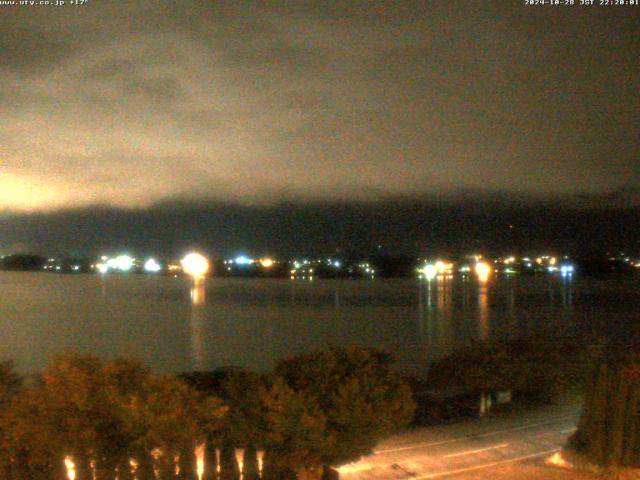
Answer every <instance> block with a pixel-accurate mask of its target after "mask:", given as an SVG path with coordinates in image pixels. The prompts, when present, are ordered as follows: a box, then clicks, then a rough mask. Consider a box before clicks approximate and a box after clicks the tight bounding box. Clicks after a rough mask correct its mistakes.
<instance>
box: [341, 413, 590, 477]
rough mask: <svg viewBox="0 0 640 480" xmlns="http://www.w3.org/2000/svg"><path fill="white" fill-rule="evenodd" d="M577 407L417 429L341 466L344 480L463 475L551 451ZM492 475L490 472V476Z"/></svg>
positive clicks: (568, 432) (567, 428)
mask: <svg viewBox="0 0 640 480" xmlns="http://www.w3.org/2000/svg"><path fill="white" fill-rule="evenodd" d="M578 415H579V406H576V405H572V406H556V407H549V408H544V409H541V410H536V411H532V412H528V413H525V414H518V415H515V414H513V415H510V416H504V417H496V418H487V419H483V420H477V421H467V422H463V423H457V424H454V425H449V426H442V427H434V428H425V429H417V430H414V431H411V432H407V433H404V434H401V435H398V436H395V437H393V438H390V439H388V440H386V441H384V442H383V443H381V444H380V445H378V447H377V448H376V449H375V450H374V453H373V454H372V455H369V456H367V457H363V458H362V459H360V461H358V462H355V463H351V464H348V465H344V466H342V467H340V469H339V471H340V478H341V479H346V480H383V479H384V480H392V479H411V478H412V479H418V480H419V479H423V480H426V479H431V478H434V479H440V478H442V479H445V478H447V477H454V476H455V477H457V478H464V474H465V473H467V472H473V473H477V472H478V471H479V470H483V469H486V470H487V472H488V473H489V471H490V470H491V468H492V467H498V466H501V465H506V464H509V463H516V462H525V461H531V460H534V459H536V458H544V457H545V456H551V455H552V454H553V453H554V452H556V451H558V450H559V449H560V448H561V447H562V446H563V445H564V444H565V442H566V440H567V438H568V437H569V435H571V433H572V432H573V431H574V430H575V426H576V422H577V420H578ZM488 478H490V477H488Z"/></svg>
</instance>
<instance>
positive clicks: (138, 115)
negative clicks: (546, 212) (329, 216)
mask: <svg viewBox="0 0 640 480" xmlns="http://www.w3.org/2000/svg"><path fill="white" fill-rule="evenodd" d="M522 4H523V2H522V1H520V0H517V1H496V2H471V1H469V2H427V1H425V2H419V1H413V0H400V1H396V2H394V1H391V0H389V1H386V2H376V1H362V2H329V1H326V2H290V1H287V2H242V1H238V0H233V1H212V0H202V1H189V2H169V1H164V2H161V1H137V2H111V1H105V0H101V1H97V0H89V3H88V4H87V5H85V6H83V7H72V6H68V5H67V6H65V7H15V8H10V7H0V122H1V123H0V126H1V129H0V162H1V163H0V211H33V210H51V209H60V208H69V207H74V208H75V207H84V206H88V205H93V204H106V205H111V206H116V207H146V206H150V205H152V204H154V203H157V202H160V201H165V200H168V199H176V198H178V199H186V200H197V201H203V200H208V199H210V200H218V201H219V200H222V201H225V202H236V203H242V204H262V203H270V202H273V201H274V200H277V201H280V200H282V199H290V200H291V199H293V200H295V199H306V200H312V201H324V200H341V201H350V200H374V199H380V198H384V197H386V196H391V195H404V196H407V195H408V196H411V195H423V194H425V193H429V194H430V193H434V192H449V193H450V192H455V191H458V190H466V189H474V190H477V189H482V190H487V191H491V190H501V191H507V192H518V193H526V194H534V195H540V196H547V195H551V194H558V193H570V194H580V193H587V194H589V193H593V194H603V193H607V192H612V191H617V190H621V189H623V190H625V191H633V189H634V188H635V185H637V183H638V181H639V180H640V166H639V161H638V157H639V155H638V153H639V152H638V137H639V135H638V125H640V123H639V120H640V118H639V116H640V113H639V112H640V105H639V101H638V85H639V84H640V82H639V80H640V78H639V65H640V62H639V59H638V53H639V52H640V35H639V33H640V32H639V27H638V26H639V25H640V22H639V20H640V15H639V13H640V9H638V8H618V9H616V8H609V9H601V8H582V9H580V8H565V9H562V8H532V7H529V8H527V7H524V6H523V5H522Z"/></svg>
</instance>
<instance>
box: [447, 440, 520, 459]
mask: <svg viewBox="0 0 640 480" xmlns="http://www.w3.org/2000/svg"><path fill="white" fill-rule="evenodd" d="M508 446H509V444H508V443H501V444H500V445H492V446H491V447H486V448H478V449H477V450H467V451H465V452H459V453H450V454H449V455H445V456H444V457H442V458H452V457H461V456H463V455H472V454H474V453H480V452H486V451H487V450H496V449H498V448H505V447H508Z"/></svg>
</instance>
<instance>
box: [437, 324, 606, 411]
mask: <svg viewBox="0 0 640 480" xmlns="http://www.w3.org/2000/svg"><path fill="white" fill-rule="evenodd" d="M600 349H601V346H600V343H599V341H597V340H594V339H593V338H588V337H576V336H574V335H567V336H563V335H554V336H549V335H530V336H527V337H522V338H517V339H515V340H508V341H502V340H499V341H487V342H479V343H476V344H473V345H471V346H469V347H465V348H462V349H461V350H458V351H456V352H454V353H453V354H451V355H450V356H448V357H446V358H444V359H442V360H440V361H438V362H435V363H434V364H433V365H432V366H431V368H430V370H429V375H428V382H429V384H430V385H431V386H432V387H435V388H443V387H450V386H455V387H459V388H461V389H463V390H464V391H465V392H468V393H475V394H481V393H489V392H494V391H497V390H512V391H514V392H515V393H516V394H520V395H522V396H524V397H526V398H527V399H528V400H538V401H545V402H549V401H552V400H553V399H554V397H556V396H557V395H558V394H559V393H562V392H563V391H565V390H567V389H568V388H570V387H581V386H583V385H584V383H585V381H586V379H587V378H588V375H589V374H590V372H591V371H592V370H593V365H594V363H593V362H594V360H593V359H594V358H597V354H598V352H599V351H600Z"/></svg>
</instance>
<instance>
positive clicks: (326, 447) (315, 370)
mask: <svg viewBox="0 0 640 480" xmlns="http://www.w3.org/2000/svg"><path fill="white" fill-rule="evenodd" d="M390 367H391V361H390V359H389V357H388V356H387V355H385V354H383V353H381V352H378V351H376V350H372V349H359V348H347V349H339V348H333V349H331V350H328V351H324V352H318V353H312V354H308V355H301V356H297V357H293V358H290V359H288V360H284V361H282V362H280V363H279V364H278V366H277V367H276V371H275V375H276V377H280V378H281V379H282V380H281V382H282V384H281V383H279V382H278V381H275V382H274V384H273V385H274V386H273V387H272V388H273V389H275V391H276V392H277V393H278V394H277V395H276V394H275V393H273V392H274V391H273V390H272V395H271V397H269V396H268V397H267V398H271V399H272V402H271V403H270V402H266V404H265V408H266V411H267V418H268V419H270V420H269V430H270V431H271V432H272V440H273V438H278V435H279V434H282V437H283V438H288V437H287V434H286V432H290V430H287V429H286V428H285V430H284V431H283V432H280V431H278V428H284V427H287V424H286V423H282V422H276V421H274V418H278V414H277V412H278V410H277V409H276V410H275V411H274V410H273V408H274V405H275V406H279V408H284V409H285V410H291V411H292V412H293V413H295V415H296V416H297V417H299V418H300V419H304V421H305V425H306V426H307V427H306V428H305V429H304V430H303V432H302V433H303V435H302V438H303V439H309V438H316V437H317V435H318V432H319V431H323V437H324V441H322V442H320V441H318V446H319V450H318V451H314V450H309V451H308V452H307V454H306V458H307V460H306V461H305V466H304V468H302V469H300V468H299V465H294V467H296V468H298V477H299V478H301V477H303V476H305V475H308V474H309V470H315V471H317V472H321V468H318V467H322V466H324V465H333V464H336V463H343V462H347V461H352V460H354V459H357V458H358V457H360V456H361V455H364V454H366V453H369V452H370V451H371V449H372V448H373V447H374V446H375V444H376V443H377V442H378V441H379V440H380V439H382V438H383V437H385V436H387V435H389V434H392V433H394V432H396V431H397V430H399V429H401V428H402V427H404V426H405V425H407V424H408V423H409V422H410V421H411V420H412V418H413V412H414V410H415V403H414V402H413V398H412V393H411V390H410V388H409V386H408V384H407V383H406V382H404V381H403V379H402V378H401V377H400V376H399V375H398V374H397V373H395V372H393V371H392V370H391V368H390ZM284 385H286V386H287V387H288V388H289V389H290V390H291V391H289V390H286V389H285V388H284ZM285 407H286V408H285ZM274 415H275V417H274ZM323 424H324V428H322V425H323ZM312 427H313V428H312ZM274 429H275V430H274ZM292 438H293V437H292ZM314 441H315V440H314ZM307 443H309V442H307ZM280 452H281V449H280V448H276V447H275V445H274V442H273V441H272V442H271V448H270V453H272V454H274V455H276V456H277V455H280V454H281V453H280ZM314 456H317V458H315V459H314ZM312 460H313V461H312ZM314 463H315V465H314Z"/></svg>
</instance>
